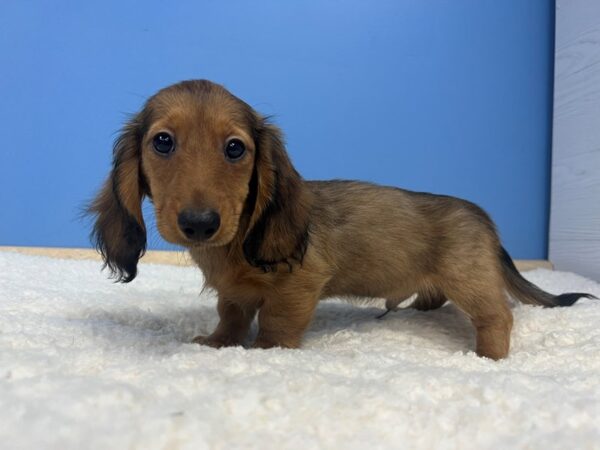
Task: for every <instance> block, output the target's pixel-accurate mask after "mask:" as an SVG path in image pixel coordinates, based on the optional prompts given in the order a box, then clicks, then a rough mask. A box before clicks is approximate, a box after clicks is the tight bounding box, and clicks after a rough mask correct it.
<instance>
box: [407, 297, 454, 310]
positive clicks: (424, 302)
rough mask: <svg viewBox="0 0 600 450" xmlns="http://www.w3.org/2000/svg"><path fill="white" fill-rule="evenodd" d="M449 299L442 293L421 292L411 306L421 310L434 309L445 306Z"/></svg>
mask: <svg viewBox="0 0 600 450" xmlns="http://www.w3.org/2000/svg"><path fill="white" fill-rule="evenodd" d="M447 300H448V299H447V298H446V296H444V295H442V294H433V295H432V294H427V293H422V294H419V295H418V297H417V298H416V299H415V301H414V302H412V303H411V304H410V307H411V308H414V309H417V310H419V311H429V310H432V309H438V308H441V307H442V306H444V303H446V301H447Z"/></svg>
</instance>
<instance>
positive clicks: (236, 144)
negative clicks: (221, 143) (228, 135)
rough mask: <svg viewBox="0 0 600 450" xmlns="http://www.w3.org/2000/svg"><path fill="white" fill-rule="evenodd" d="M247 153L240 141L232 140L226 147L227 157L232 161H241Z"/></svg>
mask: <svg viewBox="0 0 600 450" xmlns="http://www.w3.org/2000/svg"><path fill="white" fill-rule="evenodd" d="M245 152H246V147H245V146H244V143H243V142H242V141H240V140H239V139H232V140H230V141H229V142H227V145H225V155H226V156H227V158H229V159H230V160H232V161H235V160H236V159H240V158H241V157H242V156H243V155H244V153H245Z"/></svg>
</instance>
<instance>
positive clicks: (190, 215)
mask: <svg viewBox="0 0 600 450" xmlns="http://www.w3.org/2000/svg"><path fill="white" fill-rule="evenodd" d="M177 223H178V225H179V228H180V229H181V231H183V234H185V235H186V237H187V238H188V239H192V240H194V241H204V240H206V239H209V238H210V237H211V236H212V235H213V234H215V233H216V232H217V230H218V229H219V225H220V224H221V218H220V217H219V213H217V212H216V211H214V210H212V209H184V210H183V211H181V212H180V213H179V216H178V217H177Z"/></svg>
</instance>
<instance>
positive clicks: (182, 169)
mask: <svg viewBox="0 0 600 450" xmlns="http://www.w3.org/2000/svg"><path fill="white" fill-rule="evenodd" d="M113 152H114V160H113V170H112V172H111V175H110V177H109V179H108V180H107V182H106V184H105V186H104V188H103V189H102V190H101V191H100V193H99V195H98V196H97V198H96V199H95V200H94V202H93V203H92V204H91V206H90V208H89V212H90V213H91V214H92V215H94V216H95V217H96V223H95V225H94V230H93V233H92V234H93V238H94V239H95V241H96V245H97V247H98V249H99V250H100V252H101V253H102V255H103V257H104V259H105V262H106V265H107V266H108V267H109V268H110V269H111V271H112V272H113V274H115V275H116V276H117V278H118V279H119V280H121V281H131V280H132V279H133V278H134V277H135V275H136V267H137V261H138V259H139V258H140V257H141V255H142V254H143V252H144V250H145V246H146V230H145V225H144V220H143V217H142V211H141V202H142V200H143V198H144V196H149V197H150V198H151V199H152V201H153V203H154V207H155V211H156V218H157V225H158V229H159V232H160V233H161V235H162V236H163V237H164V238H165V239H166V240H167V241H169V242H172V243H175V244H179V245H182V246H184V247H188V248H192V247H196V246H207V247H214V246H224V245H230V244H232V243H233V241H234V240H235V238H236V237H239V238H240V239H238V240H237V241H238V242H239V245H240V247H241V248H242V250H243V254H244V256H245V258H246V260H247V261H248V262H249V263H250V264H251V265H254V266H260V267H263V268H264V267H266V266H268V265H270V264H274V263H277V262H281V261H287V260H288V258H293V259H298V258H301V256H302V255H301V254H299V252H300V253H303V251H304V249H305V241H306V235H307V226H308V225H307V220H308V219H307V217H306V211H305V210H306V208H305V207H304V206H305V205H304V204H303V199H302V195H301V185H302V183H301V180H300V177H299V175H298V174H297V172H296V171H295V170H294V168H293V167H292V165H291V163H290V161H289V158H288V156H287V153H286V151H285V147H284V145H283V141H282V138H281V133H280V131H279V130H278V129H277V128H276V127H275V126H273V125H271V124H268V123H267V122H266V120H265V119H264V118H263V117H261V116H260V115H259V114H257V113H256V112H255V111H254V110H253V109H252V108H251V107H250V106H248V105H247V104H246V103H244V102H243V101H241V100H240V99H238V98H236V97H234V96H233V95H232V94H230V93H229V92H228V91H226V90H225V89H224V88H223V87H221V86H219V85H216V84H214V83H211V82H209V81H205V80H198V81H186V82H182V83H179V84H176V85H173V86H170V87H168V88H165V89H163V90H161V91H159V92H158V93H157V94H156V95H154V96H153V97H151V98H150V99H149V100H148V101H147V102H146V104H145V106H144V108H143V109H142V111H141V112H140V113H138V114H137V115H136V116H135V117H134V118H133V119H132V120H130V121H129V122H128V123H127V124H126V125H125V127H124V128H123V131H122V133H121V135H120V136H119V137H118V139H117V140H116V142H115V147H114V150H113ZM232 245H233V244H232Z"/></svg>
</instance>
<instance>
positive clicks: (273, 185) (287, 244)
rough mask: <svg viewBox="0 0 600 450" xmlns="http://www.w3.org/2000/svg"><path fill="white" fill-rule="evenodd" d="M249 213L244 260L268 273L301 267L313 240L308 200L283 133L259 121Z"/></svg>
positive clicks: (260, 118)
mask: <svg viewBox="0 0 600 450" xmlns="http://www.w3.org/2000/svg"><path fill="white" fill-rule="evenodd" d="M257 122H258V126H257V129H256V133H255V136H256V155H255V161H254V171H253V173H252V179H251V180H250V194H249V196H248V200H247V204H246V210H247V211H248V212H249V214H250V218H249V224H248V227H247V231H246V235H245V238H244V244H243V249H244V255H245V257H246V260H247V261H248V262H249V263H250V264H251V265H253V266H255V267H260V268H262V269H263V270H264V271H265V272H267V271H271V270H275V269H276V266H277V264H278V263H284V264H287V265H288V267H289V268H290V270H291V267H292V262H297V263H302V259H303V257H304V253H305V252H306V248H307V245H308V238H309V229H308V228H309V210H310V195H309V193H308V192H307V190H306V187H305V186H304V182H303V181H302V178H301V177H300V175H299V174H298V172H297V171H296V169H294V166H293V165H292V162H291V161H290V158H289V156H288V154H287V152H286V150H285V144H284V142H283V136H282V133H281V131H280V130H279V128H277V127H276V126H275V125H272V124H270V123H268V122H267V120H266V119H264V118H262V117H259V118H258V119H257Z"/></svg>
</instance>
